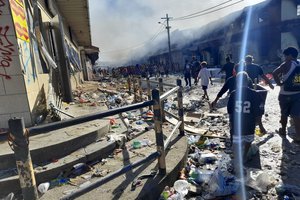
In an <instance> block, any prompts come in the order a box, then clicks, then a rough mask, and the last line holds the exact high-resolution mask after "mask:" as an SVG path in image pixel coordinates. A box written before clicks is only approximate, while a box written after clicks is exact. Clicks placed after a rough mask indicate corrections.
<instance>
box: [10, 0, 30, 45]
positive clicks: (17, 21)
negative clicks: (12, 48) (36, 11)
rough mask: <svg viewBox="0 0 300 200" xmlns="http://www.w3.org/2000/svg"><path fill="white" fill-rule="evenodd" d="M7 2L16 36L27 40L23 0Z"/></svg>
mask: <svg viewBox="0 0 300 200" xmlns="http://www.w3.org/2000/svg"><path fill="white" fill-rule="evenodd" d="M9 2H10V8H11V13H12V16H13V20H14V25H15V29H16V35H17V38H19V39H21V40H24V41H26V42H29V34H28V26H27V21H26V15H25V9H24V4H23V1H21V0H10V1H9Z"/></svg>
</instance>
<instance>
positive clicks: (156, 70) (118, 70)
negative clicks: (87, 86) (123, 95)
mask: <svg viewBox="0 0 300 200" xmlns="http://www.w3.org/2000/svg"><path fill="white" fill-rule="evenodd" d="M170 69H172V73H174V72H177V71H178V70H179V64H178V63H175V64H173V67H171V68H170V65H169V64H168V63H166V64H164V63H157V64H136V65H129V66H121V67H115V68H111V72H108V70H105V69H102V68H98V70H96V69H94V71H93V73H94V74H100V75H108V73H111V75H112V77H115V78H117V77H124V78H126V77H128V76H142V77H143V78H146V77H156V78H158V77H164V76H166V77H168V76H169V72H170ZM103 71H104V72H106V73H103Z"/></svg>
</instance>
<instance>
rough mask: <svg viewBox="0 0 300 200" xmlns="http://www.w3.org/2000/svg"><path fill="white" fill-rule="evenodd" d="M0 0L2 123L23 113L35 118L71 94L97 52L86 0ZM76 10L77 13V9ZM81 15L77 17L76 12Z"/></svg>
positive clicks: (27, 119)
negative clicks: (91, 32)
mask: <svg viewBox="0 0 300 200" xmlns="http://www.w3.org/2000/svg"><path fill="white" fill-rule="evenodd" d="M69 4H70V1H67V0H56V1H55V0H52V1H48V0H39V1H37V0H0V19H1V20H0V128H7V127H8V124H7V122H8V119H10V118H12V117H23V118H24V120H25V125H26V126H32V125H34V124H37V123H39V122H40V121H41V120H42V119H43V118H44V117H45V116H46V115H47V112H48V109H49V104H50V103H52V104H53V105H54V106H56V104H57V99H62V100H64V101H66V102H70V101H72V100H73V97H72V89H75V88H76V87H77V86H78V85H79V84H80V83H81V82H82V81H83V80H88V76H89V73H90V72H89V69H91V65H92V62H94V61H95V60H94V61H93V60H91V59H90V58H89V56H88V54H95V53H96V54H98V51H99V49H98V48H96V47H93V46H92V45H91V34H90V25H89V11H88V1H87V0H74V1H72V6H70V5H69ZM76 13H77V14H76ZM79 16H80V18H79Z"/></svg>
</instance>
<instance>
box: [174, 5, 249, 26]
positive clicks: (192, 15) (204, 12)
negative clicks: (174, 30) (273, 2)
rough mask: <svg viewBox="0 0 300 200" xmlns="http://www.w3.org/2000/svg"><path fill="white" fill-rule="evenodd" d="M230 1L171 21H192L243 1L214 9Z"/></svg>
mask: <svg viewBox="0 0 300 200" xmlns="http://www.w3.org/2000/svg"><path fill="white" fill-rule="evenodd" d="M230 1H232V0H229V1H226V2H224V3H221V4H218V5H216V6H213V7H210V8H207V9H205V10H202V11H199V12H196V13H193V14H190V15H186V16H182V17H178V18H174V19H173V20H172V21H179V20H187V19H192V18H195V17H200V16H203V15H207V14H210V13H214V12H216V11H219V10H222V9H225V8H228V7H230V6H233V5H235V4H238V3H241V2H242V1H244V0H239V1H237V2H234V3H231V4H228V5H226V6H223V7H221V8H218V9H215V8H217V7H220V6H222V5H224V4H227V3H228V2H230ZM212 9H214V10H212ZM209 10H211V11H209Z"/></svg>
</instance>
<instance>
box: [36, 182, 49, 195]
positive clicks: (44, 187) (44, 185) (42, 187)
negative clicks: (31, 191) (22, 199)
mask: <svg viewBox="0 0 300 200" xmlns="http://www.w3.org/2000/svg"><path fill="white" fill-rule="evenodd" d="M49 187H50V183H48V182H46V183H41V184H39V186H38V191H39V192H40V193H41V194H44V193H46V192H47V191H48V189H49Z"/></svg>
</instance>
